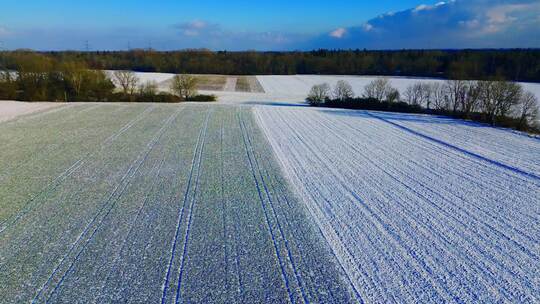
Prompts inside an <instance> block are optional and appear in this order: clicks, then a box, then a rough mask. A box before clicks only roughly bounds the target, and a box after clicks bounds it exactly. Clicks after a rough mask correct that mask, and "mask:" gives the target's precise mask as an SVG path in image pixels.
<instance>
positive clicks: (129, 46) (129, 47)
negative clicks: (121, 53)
mask: <svg viewBox="0 0 540 304" xmlns="http://www.w3.org/2000/svg"><path fill="white" fill-rule="evenodd" d="M127 50H128V51H131V41H129V40H128V48H127Z"/></svg>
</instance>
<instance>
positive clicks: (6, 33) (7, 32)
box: [0, 26, 11, 37]
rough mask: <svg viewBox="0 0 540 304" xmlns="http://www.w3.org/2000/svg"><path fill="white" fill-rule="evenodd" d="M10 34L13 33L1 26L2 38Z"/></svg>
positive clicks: (0, 34)
mask: <svg viewBox="0 0 540 304" xmlns="http://www.w3.org/2000/svg"><path fill="white" fill-rule="evenodd" d="M10 34H11V32H10V31H9V30H8V29H7V28H5V27H2V26H0V37H5V36H8V35H10Z"/></svg>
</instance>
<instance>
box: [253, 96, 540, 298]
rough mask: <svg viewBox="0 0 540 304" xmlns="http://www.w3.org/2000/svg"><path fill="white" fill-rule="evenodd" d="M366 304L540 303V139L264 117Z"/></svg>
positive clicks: (442, 126)
mask: <svg viewBox="0 0 540 304" xmlns="http://www.w3.org/2000/svg"><path fill="white" fill-rule="evenodd" d="M255 114H256V116H257V117H258V119H259V122H260V124H261V127H262V129H263V130H264V131H265V132H266V135H267V137H268V139H269V140H270V142H271V144H272V146H273V147H274V150H275V152H276V153H277V155H278V158H279V159H280V161H281V163H282V166H283V168H284V171H285V172H286V174H287V175H288V177H289V180H290V181H291V183H292V184H293V185H295V186H296V189H297V192H298V193H299V194H300V195H301V197H302V198H303V199H304V202H305V204H306V206H307V208H308V209H309V210H310V213H311V214H312V216H313V217H314V218H315V219H316V221H317V223H318V225H319V227H320V229H321V231H322V233H323V235H324V236H325V238H326V240H327V242H328V243H329V244H331V247H332V248H333V251H334V253H335V254H336V256H337V257H338V259H339V261H340V263H341V265H342V267H343V268H344V269H345V271H346V273H347V275H348V278H349V279H350V281H351V282H352V284H353V286H354V287H355V290H356V292H357V294H358V295H359V296H360V297H361V298H362V299H364V300H365V301H366V302H385V303H389V302H410V303H414V302H416V303H418V302H423V303H425V302H432V303H433V302H438V303H442V302H465V303H475V302H486V303H494V302H510V303H512V302H513V303H517V302H520V303H533V302H536V301H539V300H540V293H539V288H538V286H539V285H538V284H539V283H540V282H539V278H540V277H539V276H540V267H539V265H540V246H539V244H540V204H539V203H538V202H540V169H539V166H538V164H539V163H540V153H539V151H540V141H539V140H537V139H534V138H528V137H525V136H523V135H520V134H515V133H512V132H510V131H507V130H498V129H493V128H484V127H478V126H474V125H470V124H467V123H458V122H456V121H449V120H446V119H437V118H426V117H422V116H411V115H401V114H388V113H386V114H381V113H375V112H359V111H356V112H355V111H347V110H319V109H312V108H295V107H279V106H276V107H256V109H255Z"/></svg>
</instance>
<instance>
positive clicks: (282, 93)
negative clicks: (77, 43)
mask: <svg viewBox="0 0 540 304" xmlns="http://www.w3.org/2000/svg"><path fill="white" fill-rule="evenodd" d="M109 73H110V72H109ZM137 76H138V77H139V79H140V80H141V82H143V83H144V82H147V81H155V82H157V84H158V86H159V88H160V89H161V90H168V88H169V82H168V80H170V79H171V78H172V77H173V76H174V74H166V73H140V72H137ZM377 78H379V77H377V76H332V75H286V76H280V75H276V76H257V79H258V80H259V83H260V84H261V86H262V87H263V89H264V93H247V92H234V90H233V89H232V88H229V89H227V90H225V91H224V90H220V91H201V93H204V94H214V95H217V96H218V97H219V101H222V102H224V103H250V102H262V101H264V102H280V103H303V102H304V100H305V99H306V96H307V94H308V92H309V90H310V89H311V87H312V86H313V85H316V84H321V83H325V82H326V83H328V84H330V85H332V86H333V85H335V84H336V83H337V82H338V80H345V81H347V82H349V83H350V84H351V86H352V87H353V90H354V92H355V94H356V95H359V96H360V95H362V92H363V90H364V87H365V86H366V85H367V84H368V83H370V82H371V81H373V80H374V79H377ZM388 79H390V81H391V83H392V86H394V87H395V88H396V89H398V90H399V91H400V92H401V93H404V92H405V90H406V89H407V87H408V86H410V85H412V84H415V83H418V82H428V83H435V82H441V83H443V82H444V80H440V79H430V78H412V77H388ZM522 84H523V87H524V88H525V89H526V90H528V91H531V92H533V93H534V94H535V95H536V96H537V97H538V98H539V99H540V84H537V83H522Z"/></svg>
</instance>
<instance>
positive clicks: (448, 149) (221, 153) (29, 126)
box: [0, 76, 540, 303]
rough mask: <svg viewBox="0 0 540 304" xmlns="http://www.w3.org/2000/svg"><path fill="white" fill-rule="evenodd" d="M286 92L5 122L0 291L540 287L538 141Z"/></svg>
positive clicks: (152, 294)
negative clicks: (316, 102)
mask: <svg viewBox="0 0 540 304" xmlns="http://www.w3.org/2000/svg"><path fill="white" fill-rule="evenodd" d="M272 77H274V76H272ZM261 84H262V85H263V86H264V85H265V84H264V81H261ZM276 85H277V84H276ZM237 86H238V85H237ZM231 87H232V84H231ZM270 87H271V85H269V84H268V83H267V84H266V87H265V89H267V88H270ZM289 89H291V90H293V89H294V85H293V86H292V87H291V88H289ZM269 92H270V91H267V93H259V95H256V94H255V93H249V94H252V96H259V97H261V98H260V99H251V101H250V102H247V101H245V100H242V99H241V97H239V95H237V94H244V93H239V92H222V93H223V94H225V93H226V94H230V95H228V96H232V97H234V98H237V99H235V100H234V101H230V102H229V103H231V104H226V105H221V104H212V103H210V104H208V103H200V104H197V103H195V104H142V103H141V104H139V103H138V104H125V103H117V104H102V103H76V104H71V105H69V106H63V107H59V108H55V109H50V110H48V111H45V112H38V113H34V114H30V115H23V116H21V117H18V118H16V119H13V120H10V121H4V122H1V123H0V143H1V144H0V274H1V275H0V303H21V302H23V303H24V302H31V301H34V302H36V303H44V302H49V303H124V302H142V303H148V302H157V303H173V302H175V303H184V302H185V303H265V302H268V303H308V302H311V303H358V302H367V303H393V302H398V303H403V302H406V303H426V302H429V303H442V302H457V303H463V302H465V303H477V302H484V303H498V302H502V303H504V302H512V303H535V302H538V301H540V292H539V290H540V288H539V287H540V266H539V265H540V203H539V202H540V140H539V139H537V138H533V137H529V136H527V135H525V134H523V133H518V132H514V131H510V130H505V129H496V128H490V127H487V126H485V125H480V124H475V123H470V122H464V121H459V120H453V119H448V118H440V117H434V116H426V115H408V114H396V113H381V112H366V111H350V110H339V109H319V108H309V107H305V106H301V105H298V104H297V103H294V102H287V100H286V99H284V100H279V99H277V100H276V101H273V100H269V99H264V95H265V94H276V95H274V96H275V97H276V98H278V95H279V94H282V93H280V92H274V93H271V92H270V93H269ZM244 97H245V96H244ZM236 102H238V103H242V104H243V105H242V106H240V105H235V103H236ZM225 103H226V102H225Z"/></svg>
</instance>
